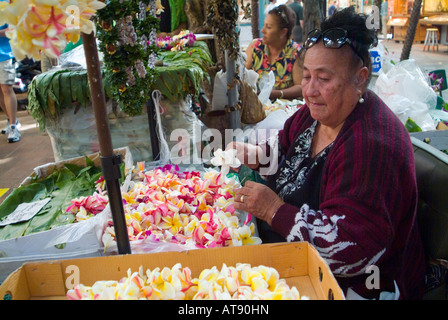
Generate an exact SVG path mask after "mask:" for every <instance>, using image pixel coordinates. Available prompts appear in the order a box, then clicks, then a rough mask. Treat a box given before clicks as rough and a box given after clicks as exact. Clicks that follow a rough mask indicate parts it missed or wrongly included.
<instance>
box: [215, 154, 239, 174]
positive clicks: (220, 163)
mask: <svg viewBox="0 0 448 320" xmlns="http://www.w3.org/2000/svg"><path fill="white" fill-rule="evenodd" d="M236 154H237V151H236V150H235V149H229V150H227V151H223V150H222V149H217V150H216V151H215V152H213V156H214V157H213V158H212V159H211V160H210V161H211V163H212V164H213V165H214V166H217V167H221V174H222V175H223V176H226V175H227V174H228V173H229V170H230V167H232V168H238V167H239V166H241V162H240V160H239V159H238V158H237V157H236Z"/></svg>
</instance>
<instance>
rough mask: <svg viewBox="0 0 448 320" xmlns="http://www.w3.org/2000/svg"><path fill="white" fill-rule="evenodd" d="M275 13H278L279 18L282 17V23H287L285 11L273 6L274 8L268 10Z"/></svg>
mask: <svg viewBox="0 0 448 320" xmlns="http://www.w3.org/2000/svg"><path fill="white" fill-rule="evenodd" d="M271 12H272V13H275V14H276V15H278V16H279V17H280V18H281V19H282V24H285V23H286V24H288V17H287V16H286V13H285V12H284V11H283V10H282V9H281V8H279V7H275V8H274V9H272V10H271V11H269V13H271Z"/></svg>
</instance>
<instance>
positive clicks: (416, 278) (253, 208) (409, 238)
mask: <svg viewBox="0 0 448 320" xmlns="http://www.w3.org/2000/svg"><path fill="white" fill-rule="evenodd" d="M365 22H366V17H365V16H363V15H358V14H356V13H355V11H354V10H353V9H352V8H349V9H344V10H342V11H339V12H337V13H335V14H334V15H333V16H331V17H329V18H328V19H327V20H325V21H323V22H322V24H321V27H320V30H314V31H312V32H310V34H309V35H308V38H307V39H306V41H305V43H304V47H305V49H306V52H305V57H304V75H303V81H302V90H303V95H304V98H305V102H306V104H305V105H304V106H303V107H302V108H301V109H300V110H299V111H297V112H296V113H295V114H294V115H293V116H292V117H291V118H289V119H288V121H287V122H286V123H285V126H284V129H283V130H282V131H280V132H279V136H278V140H277V142H278V150H279V155H280V159H281V160H280V165H279V167H278V170H277V171H276V172H275V174H273V175H271V176H269V177H267V184H268V186H269V187H268V186H265V185H263V184H258V183H255V182H247V183H246V184H245V186H244V187H243V188H241V189H239V190H237V192H236V196H235V199H236V202H235V208H236V209H241V210H244V211H247V212H250V213H252V214H253V215H255V216H256V217H257V218H258V219H259V221H260V223H259V232H260V236H261V237H262V239H263V240H264V242H269V241H285V240H287V241H309V242H310V243H312V244H313V245H314V246H315V247H316V249H317V250H318V251H319V252H320V254H321V255H322V256H323V257H324V258H325V259H326V261H327V262H328V264H329V266H330V268H331V270H332V271H333V273H334V275H335V277H336V278H337V279H338V282H339V284H340V286H341V288H342V289H343V290H344V292H345V293H346V297H347V298H349V299H352V298H369V299H371V298H376V299H397V298H400V299H418V298H420V297H421V294H422V288H423V274H424V256H423V249H422V244H421V242H420V237H419V232H418V228H417V225H416V208H417V187H416V178H415V171H414V170H415V169H414V157H413V149H412V145H411V142H410V138H409V134H408V132H407V131H406V130H405V128H404V126H403V125H402V123H401V122H400V121H399V119H398V118H397V117H396V116H395V115H394V114H393V113H392V112H391V110H390V109H389V108H388V107H387V106H386V105H385V104H384V102H383V101H381V99H380V98H379V97H378V96H377V95H375V94H374V93H373V92H372V91H370V90H367V89H366V88H367V84H368V81H369V77H370V74H371V61H370V57H369V51H368V49H369V47H370V46H371V45H372V44H374V43H375V41H376V36H375V34H374V32H375V30H369V29H367V28H366V23H365ZM273 146H274V144H271V146H270V147H269V146H268V145H257V146H253V145H247V144H243V143H238V142H234V143H233V144H232V145H230V146H229V147H232V148H236V149H237V150H238V153H239V158H240V160H242V162H243V163H245V164H247V165H248V166H250V167H251V168H253V169H256V168H257V167H258V166H259V164H260V163H261V162H263V157H266V154H267V153H266V152H265V151H264V150H263V148H266V150H270V153H271V154H273V153H274V152H273V150H275V149H273ZM248 159H249V160H250V159H255V161H254V162H252V163H249V162H248V161H249V160H248Z"/></svg>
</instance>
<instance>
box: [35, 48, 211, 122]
mask: <svg viewBox="0 0 448 320" xmlns="http://www.w3.org/2000/svg"><path fill="white" fill-rule="evenodd" d="M158 59H159V60H162V61H163V63H164V66H160V67H159V66H157V67H156V69H157V74H159V77H158V78H157V79H156V81H155V82H154V83H153V86H152V89H158V90H160V91H161V93H162V95H163V96H165V97H166V98H167V99H169V100H171V101H178V100H179V99H183V98H185V97H186V96H187V95H188V94H194V95H195V96H196V97H198V96H199V94H200V91H201V86H202V83H203V81H210V76H209V74H208V69H209V67H210V66H212V65H213V61H212V57H211V54H210V50H209V49H208V46H207V43H205V42H203V41H196V43H195V45H194V46H192V47H188V48H186V49H185V50H184V51H174V52H173V51H161V52H159V56H158ZM102 75H103V84H104V91H105V94H106V96H107V98H109V99H114V98H115V96H114V92H113V90H111V87H112V85H111V79H110V78H109V77H107V76H106V72H105V71H104V70H103V71H102ZM28 100H29V102H28V110H29V112H30V114H31V116H32V117H33V119H34V120H35V121H36V122H37V123H38V125H39V128H40V129H41V130H42V131H44V130H45V126H46V121H47V120H49V119H57V118H58V116H59V115H60V114H61V113H62V112H64V110H65V109H72V108H73V102H75V101H76V102H77V105H78V106H82V107H85V106H86V104H87V103H88V102H89V101H90V90H89V88H88V81H87V72H86V70H81V71H68V70H58V71H54V72H51V71H50V72H45V73H43V74H40V75H38V76H36V77H35V78H34V79H33V81H32V82H31V84H30V86H29V87H28Z"/></svg>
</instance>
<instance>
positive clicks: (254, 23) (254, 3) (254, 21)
mask: <svg viewBox="0 0 448 320" xmlns="http://www.w3.org/2000/svg"><path fill="white" fill-rule="evenodd" d="M250 10H251V12H252V16H251V18H250V24H251V27H252V38H253V39H256V38H259V37H260V30H259V26H258V24H259V23H260V8H259V0H250Z"/></svg>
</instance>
